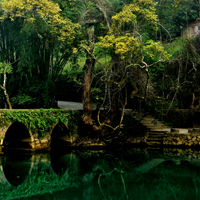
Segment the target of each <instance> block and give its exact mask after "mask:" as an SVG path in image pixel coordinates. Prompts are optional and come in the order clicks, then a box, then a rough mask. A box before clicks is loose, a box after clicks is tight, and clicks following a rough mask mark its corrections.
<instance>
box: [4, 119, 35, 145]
mask: <svg viewBox="0 0 200 200" xmlns="http://www.w3.org/2000/svg"><path fill="white" fill-rule="evenodd" d="M31 142H32V140H31V135H30V132H29V130H28V129H27V128H26V126H25V125H24V124H23V123H21V122H14V123H12V124H11V125H10V127H9V128H8V130H7V132H6V134H5V139H4V142H3V146H4V148H5V149H9V148H20V149H22V148H26V149H31V148H32V147H31V145H30V144H31Z"/></svg>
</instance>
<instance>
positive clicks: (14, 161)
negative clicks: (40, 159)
mask: <svg viewBox="0 0 200 200" xmlns="http://www.w3.org/2000/svg"><path fill="white" fill-rule="evenodd" d="M30 158H31V156H24V155H18V154H13V155H9V156H5V157H4V159H3V173H4V175H5V177H6V179H7V180H8V182H9V183H10V184H11V185H13V186H18V185H20V184H22V183H23V182H24V180H25V179H26V178H27V177H28V175H29V172H30V170H31V160H30Z"/></svg>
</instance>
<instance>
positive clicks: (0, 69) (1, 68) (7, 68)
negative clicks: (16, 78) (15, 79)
mask: <svg viewBox="0 0 200 200" xmlns="http://www.w3.org/2000/svg"><path fill="white" fill-rule="evenodd" d="M5 72H6V73H7V74H10V73H12V66H11V65H10V64H6V63H3V62H0V74H3V73H5Z"/></svg>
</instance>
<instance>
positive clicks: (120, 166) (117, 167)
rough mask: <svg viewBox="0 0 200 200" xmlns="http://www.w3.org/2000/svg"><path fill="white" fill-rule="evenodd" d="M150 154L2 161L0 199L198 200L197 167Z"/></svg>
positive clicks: (190, 161) (134, 152)
mask: <svg viewBox="0 0 200 200" xmlns="http://www.w3.org/2000/svg"><path fill="white" fill-rule="evenodd" d="M161 152H162V150H161V151H159V152H155V151H154V152H153V153H152V151H151V150H148V151H147V150H139V149H134V150H130V151H126V152H114V153H111V152H91V151H87V152H69V153H67V154H63V155H62V154H60V155H59V154H58V153H55V152H54V153H52V154H50V155H49V154H33V155H23V154H21V155H16V154H15V155H14V157H13V156H10V155H7V156H3V157H2V158H1V159H0V169H1V173H0V198H1V199H70V200H77V199H81V200H82V199H83V200H90V199H91V200H93V199H95V200H98V199H99V200H100V199H108V200H109V199H119V200H126V199H139V200H140V199H141V200H143V199H145V200H146V199H147V200H149V199H152V200H153V199H163V200H168V199H169V200H171V199H181V200H182V199H199V198H200V191H199V188H200V176H199V175H200V170H199V169H200V161H199V159H197V158H195V157H194V158H191V157H190V159H188V158H187V159H186V158H179V157H173V158H171V157H169V156H166V155H164V154H162V153H161Z"/></svg>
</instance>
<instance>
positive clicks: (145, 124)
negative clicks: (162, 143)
mask: <svg viewBox="0 0 200 200" xmlns="http://www.w3.org/2000/svg"><path fill="white" fill-rule="evenodd" d="M142 124H143V125H144V126H165V125H164V124H161V123H159V124H153V123H142Z"/></svg>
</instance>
